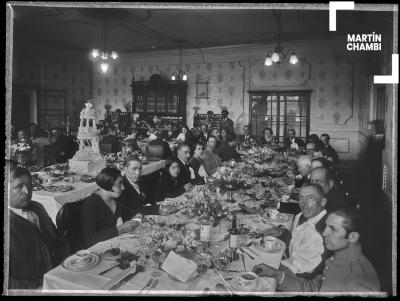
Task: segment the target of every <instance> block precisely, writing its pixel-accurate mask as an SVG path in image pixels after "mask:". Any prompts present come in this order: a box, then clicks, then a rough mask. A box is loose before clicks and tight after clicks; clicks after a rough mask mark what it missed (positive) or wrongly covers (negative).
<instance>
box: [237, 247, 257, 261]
mask: <svg viewBox="0 0 400 301" xmlns="http://www.w3.org/2000/svg"><path fill="white" fill-rule="evenodd" d="M239 249H240V251H242V252H243V253H244V254H246V255H247V256H249V257H250V258H251V259H253V260H254V257H253V256H251V255H250V254H249V253H247V252H246V251H245V250H243V248H242V247H240V248H239Z"/></svg>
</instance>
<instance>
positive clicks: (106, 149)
mask: <svg viewBox="0 0 400 301" xmlns="http://www.w3.org/2000/svg"><path fill="white" fill-rule="evenodd" d="M100 151H101V152H102V153H112V152H113V151H112V145H111V144H110V143H100Z"/></svg>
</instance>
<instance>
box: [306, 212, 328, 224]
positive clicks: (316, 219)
mask: <svg viewBox="0 0 400 301" xmlns="http://www.w3.org/2000/svg"><path fill="white" fill-rule="evenodd" d="M325 214H326V210H325V209H324V210H322V211H321V212H320V213H318V214H317V215H316V216H313V217H311V218H309V219H307V221H306V223H310V224H313V225H315V224H316V223H318V222H319V221H320V220H321V218H323V217H324V215H325Z"/></svg>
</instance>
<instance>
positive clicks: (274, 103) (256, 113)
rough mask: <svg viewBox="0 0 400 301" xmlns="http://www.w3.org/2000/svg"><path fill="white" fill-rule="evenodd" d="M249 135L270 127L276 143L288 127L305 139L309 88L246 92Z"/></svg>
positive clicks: (281, 140)
mask: <svg viewBox="0 0 400 301" xmlns="http://www.w3.org/2000/svg"><path fill="white" fill-rule="evenodd" d="M249 94H250V110H249V112H250V124H251V128H252V134H253V135H256V136H257V137H260V136H262V135H263V131H264V129H265V128H266V127H270V128H271V129H272V130H273V132H274V135H275V137H276V138H277V139H278V141H279V142H283V141H284V138H285V137H286V136H287V131H288V130H289V129H294V130H295V131H296V136H297V137H300V138H302V139H303V140H304V141H305V140H306V138H307V136H308V133H309V131H310V91H249Z"/></svg>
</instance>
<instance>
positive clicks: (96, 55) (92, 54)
mask: <svg viewBox="0 0 400 301" xmlns="http://www.w3.org/2000/svg"><path fill="white" fill-rule="evenodd" d="M90 55H91V56H92V58H94V59H95V58H97V57H98V56H99V50H98V49H93V50H92V53H91V54H90Z"/></svg>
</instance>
